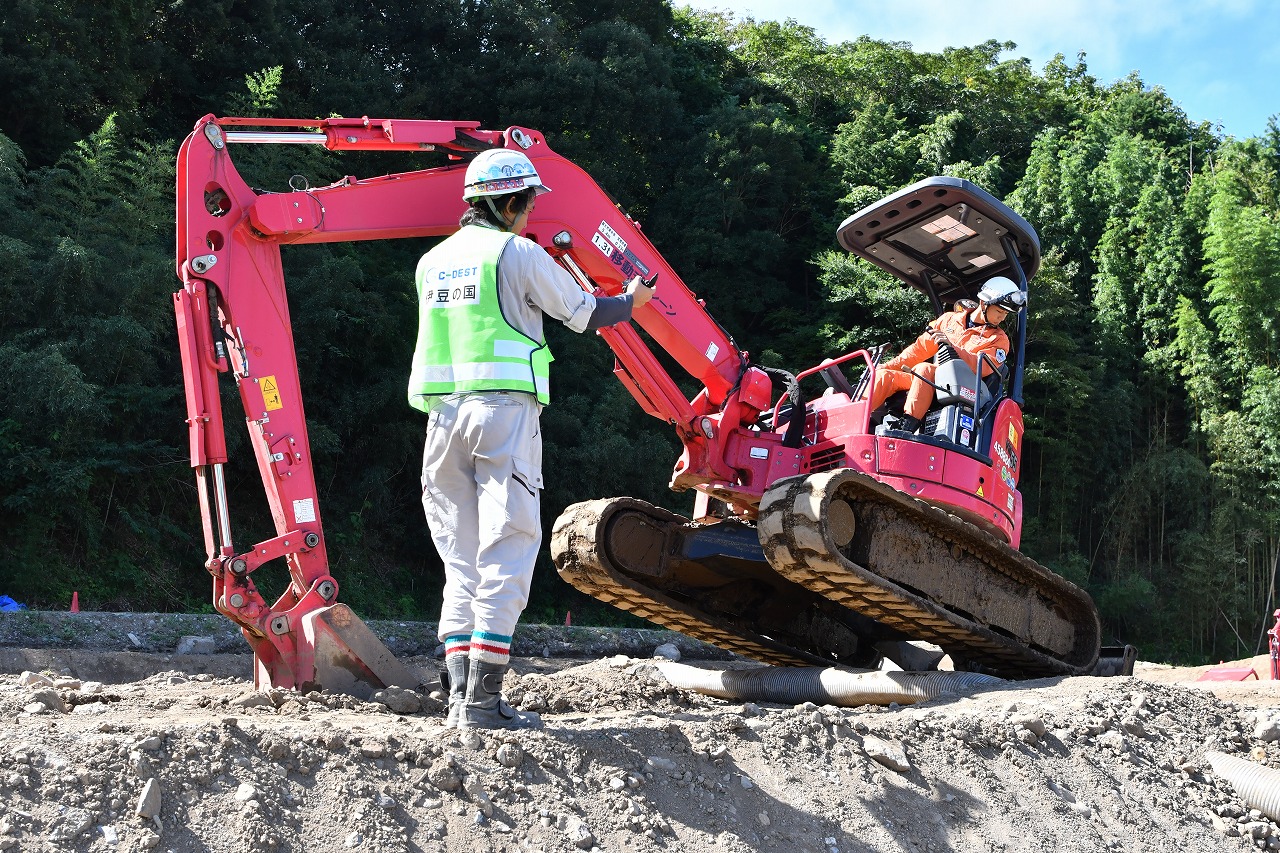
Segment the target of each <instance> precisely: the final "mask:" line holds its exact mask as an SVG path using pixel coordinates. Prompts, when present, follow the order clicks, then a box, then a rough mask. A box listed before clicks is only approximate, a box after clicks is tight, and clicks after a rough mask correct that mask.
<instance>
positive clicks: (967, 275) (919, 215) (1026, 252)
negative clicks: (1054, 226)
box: [836, 176, 1040, 303]
mask: <svg viewBox="0 0 1280 853" xmlns="http://www.w3.org/2000/svg"><path fill="white" fill-rule="evenodd" d="M836 236H837V237H838V238H839V240H840V245H842V246H844V247H845V248H846V249H848V250H849V251H850V252H853V253H854V254H855V255H857V256H859V257H861V258H865V259H866V260H868V261H870V262H871V263H873V264H875V265H876V266H878V267H880V268H881V269H883V270H885V271H886V272H888V273H890V274H891V275H893V276H894V277H896V278H898V279H900V280H902V281H903V282H905V283H906V284H908V285H910V286H911V287H914V288H916V289H918V290H921V291H923V292H924V293H925V294H927V295H928V296H929V297H930V299H932V300H936V301H937V302H939V303H951V302H955V301H956V300H957V299H959V298H961V297H968V298H970V299H972V298H974V296H975V295H976V294H977V292H978V289H979V288H980V287H982V284H983V282H985V281H986V280H987V279H989V278H991V277H992V276H996V275H1004V276H1008V277H1009V278H1011V279H1013V280H1014V281H1015V282H1018V283H1019V284H1020V285H1022V286H1024V287H1025V285H1026V280H1025V279H1029V278H1031V277H1032V276H1033V275H1035V273H1036V270H1038V269H1039V268H1040V238H1039V237H1037V236H1036V232H1035V229H1034V228H1032V227H1031V226H1030V225H1029V224H1028V223H1027V221H1026V220H1025V219H1023V218H1022V217H1021V216H1019V215H1018V214H1016V213H1014V212H1013V211H1012V210H1010V209H1009V208H1008V207H1006V206H1005V204H1004V203H1003V202H1001V201H1000V200H998V199H997V198H996V197H995V196H993V195H991V194H990V193H988V192H987V191H986V190H983V189H982V188H981V187H979V186H977V185H976V184H973V183H970V182H969V181H966V180H964V179H962V178H952V177H946V176H940V177H934V178H926V179H925V180H923V181H920V182H919V183H915V184H912V185H911V186H909V187H907V188H905V189H902V190H899V191H898V192H896V193H893V194H892V195H890V196H887V197H885V198H883V199H881V200H880V201H878V202H876V203H875V204H873V205H871V206H869V207H866V208H863V209H862V210H860V211H858V212H857V213H855V214H854V215H853V216H850V217H849V218H848V219H846V220H845V221H844V222H843V223H842V224H841V225H840V228H839V229H838V230H837V232H836ZM1010 254H1013V255H1015V256H1016V263H1015V262H1014V261H1013V260H1011V258H1010ZM1019 269H1021V272H1022V276H1020V275H1019V274H1018V271H1019ZM1023 276H1025V278H1023Z"/></svg>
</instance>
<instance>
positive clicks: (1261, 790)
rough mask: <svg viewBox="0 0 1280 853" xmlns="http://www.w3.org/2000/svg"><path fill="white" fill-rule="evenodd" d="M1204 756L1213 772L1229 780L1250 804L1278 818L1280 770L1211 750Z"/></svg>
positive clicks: (1279, 817) (1269, 815)
mask: <svg viewBox="0 0 1280 853" xmlns="http://www.w3.org/2000/svg"><path fill="white" fill-rule="evenodd" d="M1205 757H1206V758H1208V759H1209V766H1210V767H1212V768H1213V772H1214V773H1216V774H1218V775H1219V776H1221V777H1222V778H1223V779H1226V780H1227V781H1228V782H1230V783H1231V787H1233V788H1235V789H1236V793H1237V794H1239V795H1240V797H1241V798H1242V799H1243V800H1244V801H1245V802H1246V803H1248V804H1249V806H1250V808H1255V809H1257V810H1258V811H1260V812H1262V813H1263V814H1265V815H1266V816H1267V817H1269V818H1271V819H1272V820H1280V771H1277V770H1272V769H1271V768H1270V767H1263V766H1262V765H1261V764H1254V763H1253V762H1252V761H1246V760H1245V759H1243V758H1236V757H1235V756H1234V755H1227V754H1226V753H1224V752H1210V753H1207V754H1206V755H1205Z"/></svg>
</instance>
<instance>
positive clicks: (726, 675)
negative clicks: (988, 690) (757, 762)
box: [657, 661, 1004, 708]
mask: <svg viewBox="0 0 1280 853" xmlns="http://www.w3.org/2000/svg"><path fill="white" fill-rule="evenodd" d="M657 667H658V671H659V672H661V673H662V675H663V677H665V678H666V679H667V681H669V682H671V684H672V685H674V686H676V687H680V688H683V689H685V690H696V691H697V692H699V693H706V694H708V695H710V696H717V697H719V698H721V699H738V700H745V701H750V702H779V703H782V704H788V705H798V704H800V703H801V702H813V703H814V704H816V705H838V706H840V707H844V708H852V707H856V706H858V705H888V704H890V703H891V702H897V703H898V704H899V705H911V704H914V703H916V702H925V701H928V700H929V699H935V698H937V697H938V696H942V695H944V694H948V693H953V694H964V693H972V692H975V691H976V690H977V689H979V688H982V687H990V686H992V685H997V684H1003V683H1004V681H1003V679H999V678H996V677H995V676H992V675H983V674H981V673H977V672H881V671H867V672H851V671H849V670H846V669H833V668H831V667H821V666H798V667H784V666H762V667H755V668H752V669H729V670H711V669H699V668H697V667H693V666H685V665H684V664H680V663H671V662H669V661H664V662H661V663H658V664H657Z"/></svg>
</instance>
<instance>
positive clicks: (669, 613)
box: [551, 498, 831, 666]
mask: <svg viewBox="0 0 1280 853" xmlns="http://www.w3.org/2000/svg"><path fill="white" fill-rule="evenodd" d="M619 512H639V513H642V514H644V515H646V516H648V517H650V518H652V519H654V520H655V521H657V522H659V523H661V524H690V523H692V522H690V521H689V520H688V519H687V518H683V517H682V516H679V515H677V514H675V513H673V512H668V511H667V510H664V509H662V508H660V507H655V506H653V505H652V504H649V503H646V502H644V501H641V500H637V499H635V498H608V499H604V500H594V501H583V502H582V503H576V504H573V505H572V506H570V507H568V508H567V509H566V510H565V511H564V512H563V513H561V514H560V517H559V518H558V519H556V523H555V526H554V527H553V528H552V531H551V556H552V559H553V560H554V562H555V564H556V570H557V571H559V573H560V576H561V577H562V578H564V579H565V580H566V581H568V582H569V583H570V584H572V585H573V586H574V588H576V589H578V590H580V591H581V592H584V593H586V594H587V595H589V596H591V597H592V598H595V599H597V600H599V601H603V602H605V603H606V604H612V605H613V606H614V607H617V608H619V609H621V610H625V611H627V612H628V613H634V614H635V615H636V616H639V617H640V618H642V619H648V620H649V621H650V622H654V623H656V624H658V625H661V626H663V627H664V628H668V629H670V630H672V631H678V632H679V633H681V634H684V635H685V636H687V637H692V638H694V639H696V640H702V641H703V642H706V643H710V644H711V645H713V646H718V647H719V648H722V649H725V650H726V651H730V652H733V653H735V654H739V655H742V656H743V657H747V658H751V659H753V660H758V661H762V662H764V663H770V664H775V665H778V666H812V665H814V664H817V665H821V666H830V665H831V661H830V659H825V658H821V657H819V656H817V655H811V654H809V653H807V652H805V651H803V650H800V649H792V648H790V647H788V646H785V645H783V644H781V643H777V642H775V641H773V640H771V639H769V638H768V637H765V636H762V635H759V634H754V633H749V632H743V631H742V630H741V629H740V628H739V627H738V626H736V625H733V624H731V623H729V622H728V621H726V620H722V619H718V618H717V617H715V615H714V614H710V613H706V612H704V611H701V610H697V609H695V608H693V607H691V606H689V605H687V604H685V603H684V602H682V601H679V600H677V599H674V598H672V597H671V596H669V595H666V594H665V593H663V592H662V591H660V590H656V589H654V588H652V587H648V586H645V585H644V584H642V583H640V582H639V581H637V580H635V579H634V578H632V577H631V576H629V575H624V574H622V573H620V572H618V571H617V570H616V569H614V568H613V566H612V565H611V564H610V563H609V560H608V557H607V556H606V554H605V549H604V547H603V543H602V542H600V537H601V536H602V535H604V532H605V531H606V530H607V529H608V524H609V521H610V519H611V518H612V517H613V516H614V515H616V514H617V513H619Z"/></svg>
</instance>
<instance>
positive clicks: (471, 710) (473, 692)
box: [458, 660, 542, 729]
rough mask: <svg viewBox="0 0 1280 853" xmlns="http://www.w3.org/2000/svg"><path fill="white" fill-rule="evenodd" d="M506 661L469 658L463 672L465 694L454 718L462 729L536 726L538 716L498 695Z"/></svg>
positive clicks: (530, 727)
mask: <svg viewBox="0 0 1280 853" xmlns="http://www.w3.org/2000/svg"><path fill="white" fill-rule="evenodd" d="M507 668H508V664H505V663H489V662H487V661H482V660H473V661H471V667H470V670H469V671H468V673H467V698H466V703H465V704H464V705H463V706H462V713H461V715H460V716H459V718H458V726H459V727H460V728H464V729H471V728H475V729H538V728H542V718H541V717H539V716H538V715H537V714H535V713H533V712H531V711H517V710H516V709H515V708H512V707H511V706H510V705H508V704H507V703H506V702H505V701H503V699H502V678H503V676H504V675H506V674H507Z"/></svg>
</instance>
